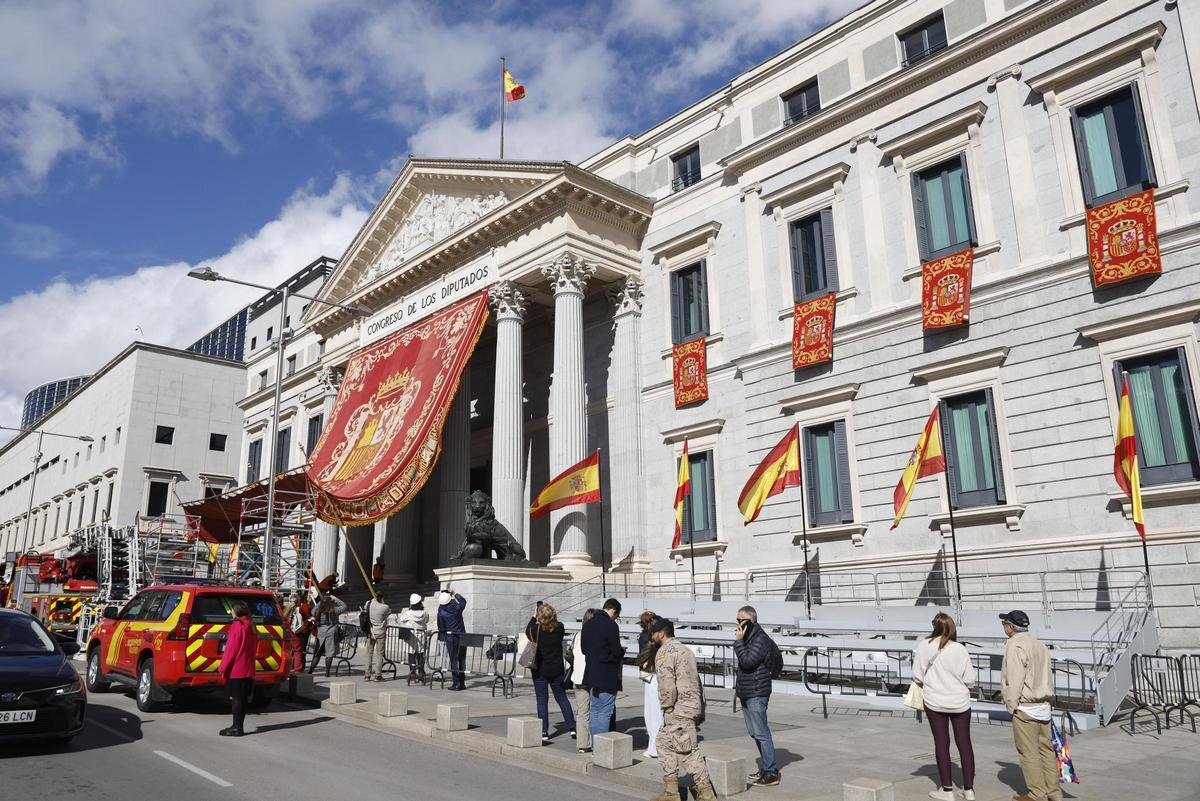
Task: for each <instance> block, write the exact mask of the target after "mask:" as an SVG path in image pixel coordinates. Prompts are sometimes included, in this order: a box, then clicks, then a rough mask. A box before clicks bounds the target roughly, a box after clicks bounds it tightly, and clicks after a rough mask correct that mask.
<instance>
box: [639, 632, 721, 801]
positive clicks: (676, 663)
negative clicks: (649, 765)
mask: <svg viewBox="0 0 1200 801" xmlns="http://www.w3.org/2000/svg"><path fill="white" fill-rule="evenodd" d="M650 639H651V640H653V641H654V642H656V643H658V645H659V648H658V656H657V657H655V659H654V672H655V675H657V677H658V702H659V704H660V705H661V706H662V711H663V723H662V728H660V729H659V730H658V738H657V739H656V741H655V744H656V747H657V748H658V761H659V763H661V764H662V769H663V785H664V788H663V792H662V793H661V794H659V795H656V796H654V798H653V799H651V801H678V800H679V772H680V771H681V770H682V771H683V772H684V773H688V774H690V775H691V777H692V783H693V784H694V785H695V786H696V793H697V795H698V796H699V799H700V801H717V794H716V793H715V792H714V791H713V786H712V781H711V780H710V779H709V776H708V768H707V767H706V766H705V764H704V757H702V756H701V755H700V742H699V739H698V737H697V734H696V727H697V726H699V725H700V724H701V723H703V722H704V689H703V688H702V687H701V686H700V671H699V670H697V668H696V657H695V655H694V654H693V653H692V652H691V649H689V648H688V647H687V646H686V645H684V644H683V643H681V642H680V641H679V640H677V639H675V626H674V624H673V623H671V621H669V620H667V619H666V618H663V617H656V618H654V620H653V621H651V623H650Z"/></svg>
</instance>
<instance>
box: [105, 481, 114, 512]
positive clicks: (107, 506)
mask: <svg viewBox="0 0 1200 801" xmlns="http://www.w3.org/2000/svg"><path fill="white" fill-rule="evenodd" d="M112 499H113V485H112V484H109V485H108V498H107V499H106V500H105V501H104V519H105V520H110V519H112Z"/></svg>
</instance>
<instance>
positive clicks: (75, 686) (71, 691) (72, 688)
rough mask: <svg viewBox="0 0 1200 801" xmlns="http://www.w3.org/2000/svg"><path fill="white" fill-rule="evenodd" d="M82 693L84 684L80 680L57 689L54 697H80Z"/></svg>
mask: <svg viewBox="0 0 1200 801" xmlns="http://www.w3.org/2000/svg"><path fill="white" fill-rule="evenodd" d="M82 692H83V683H82V682H81V681H80V680H79V679H75V681H73V682H71V683H70V684H64V685H63V686H61V687H55V688H54V692H53V697H55V698H62V697H64V696H68V695H79V694H81V693H82Z"/></svg>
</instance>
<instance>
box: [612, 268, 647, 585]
mask: <svg viewBox="0 0 1200 801" xmlns="http://www.w3.org/2000/svg"><path fill="white" fill-rule="evenodd" d="M610 297H611V299H612V300H613V303H614V305H615V309H614V313H613V327H614V329H615V331H614V333H613V356H612V363H611V365H610V366H609V368H608V380H609V386H611V387H612V388H613V390H612V395H613V404H614V409H613V413H612V414H611V415H610V416H609V418H608V420H609V425H608V431H609V434H608V436H609V445H610V448H611V449H610V451H609V454H608V465H609V472H608V475H609V489H610V492H611V494H612V503H610V504H609V505H608V508H609V509H611V510H612V552H611V554H610V556H609V559H611V564H612V567H617V566H618V565H619V566H620V567H621V569H623V570H639V569H640V570H646V569H649V560H648V559H647V554H646V543H645V541H644V540H643V531H642V491H641V481H642V478H641V477H642V475H643V474H642V448H641V436H642V403H641V387H642V381H641V354H640V350H639V347H638V343H639V342H640V341H641V333H640V332H641V325H642V281H641V279H639V278H634V277H633V276H630V277H629V278H626V279H625V282H624V283H623V284H621V286H620V287H618V288H617V289H615V290H613V291H612V292H611V294H610Z"/></svg>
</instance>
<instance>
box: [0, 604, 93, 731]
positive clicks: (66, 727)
mask: <svg viewBox="0 0 1200 801" xmlns="http://www.w3.org/2000/svg"><path fill="white" fill-rule="evenodd" d="M78 650H79V646H78V645H76V644H75V643H73V642H65V643H60V642H59V641H58V640H57V639H55V638H54V637H53V636H51V634H50V632H49V631H47V630H46V628H45V627H44V626H43V625H42V624H41V623H39V622H38V620H37V619H36V618H34V617H33V616H32V615H29V614H26V613H25V612H21V611H19V610H16V609H0V740H14V739H34V738H43V737H49V738H53V739H56V740H60V741H63V742H66V741H68V740H70V739H71V738H72V737H74V736H75V735H76V734H78V733H79V730H80V729H82V728H83V716H84V709H85V708H86V706H87V691H86V690H85V689H84V687H83V682H82V681H81V680H80V678H79V674H78V673H77V672H76V671H75V666H74V665H73V664H71V656H73V655H74V654H75V653H76V652H78Z"/></svg>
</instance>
